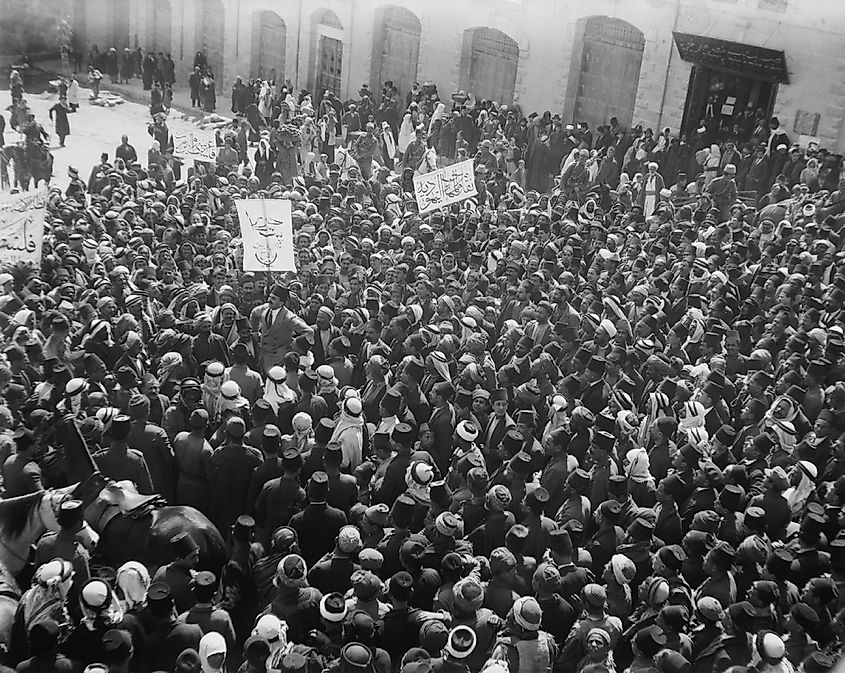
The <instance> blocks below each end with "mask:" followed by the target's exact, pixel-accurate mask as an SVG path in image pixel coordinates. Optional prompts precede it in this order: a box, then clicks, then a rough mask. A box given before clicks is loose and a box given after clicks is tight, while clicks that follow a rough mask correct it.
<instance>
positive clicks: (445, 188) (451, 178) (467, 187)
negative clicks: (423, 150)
mask: <svg viewBox="0 0 845 673" xmlns="http://www.w3.org/2000/svg"><path fill="white" fill-rule="evenodd" d="M414 192H415V193H416V197H417V205H418V206H419V209H420V213H427V212H428V211H430V210H435V209H437V208H442V207H443V206H448V205H450V204H452V203H457V202H458V201H463V200H464V199H468V198H470V197H472V196H475V195H476V194H477V193H478V191H477V190H476V188H475V179H474V176H473V162H472V159H470V160H468V161H462V162H461V163H459V164H453V165H451V166H447V167H446V168H441V169H439V170H436V171H432V172H431V173H426V174H425V175H417V176H415V177H414Z"/></svg>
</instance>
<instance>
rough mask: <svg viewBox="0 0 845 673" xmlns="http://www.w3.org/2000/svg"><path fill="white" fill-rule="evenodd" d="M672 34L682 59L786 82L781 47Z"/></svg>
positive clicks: (743, 74) (784, 61) (787, 75)
mask: <svg viewBox="0 0 845 673" xmlns="http://www.w3.org/2000/svg"><path fill="white" fill-rule="evenodd" d="M673 34H674V36H675V44H676V45H677V46H678V52H679V53H680V54H681V58H682V59H684V60H685V61H689V62H690V63H695V64H696V65H702V66H706V67H709V68H717V69H719V70H726V71H728V72H731V73H735V74H737V75H742V76H744V77H752V78H754V79H762V80H767V81H769V82H783V83H788V82H789V73H788V72H787V70H786V56H785V55H784V53H783V52H782V51H778V50H777V49H766V48H765V47H756V46H754V45H751V44H742V43H741V42H730V41H728V40H719V39H716V38H714V37H704V36H702V35H691V34H689V33H673Z"/></svg>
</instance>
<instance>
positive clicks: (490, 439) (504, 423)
mask: <svg viewBox="0 0 845 673" xmlns="http://www.w3.org/2000/svg"><path fill="white" fill-rule="evenodd" d="M490 403H491V404H492V405H493V415H492V416H490V420H489V421H487V429H486V430H485V431H484V453H485V457H486V458H487V460H488V469H489V470H493V469H495V468H496V467H497V466H498V464H499V463H500V462H501V459H500V458H499V457H498V455H497V452H498V449H499V445H500V444H501V443H502V440H503V439H504V438H505V435H507V434H508V430H510V429H511V428H514V429H516V421H515V420H513V418H511V417H510V415H509V414H508V391H507V390H505V389H504V388H497V389H496V390H494V391H493V394H492V395H490ZM491 460H492V461H493V464H491V463H490V462H489V461H491Z"/></svg>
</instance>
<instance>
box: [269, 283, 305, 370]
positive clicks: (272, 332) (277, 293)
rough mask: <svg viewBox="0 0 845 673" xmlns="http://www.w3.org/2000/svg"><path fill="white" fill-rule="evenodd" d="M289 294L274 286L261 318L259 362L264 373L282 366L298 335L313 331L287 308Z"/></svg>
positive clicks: (284, 289)
mask: <svg viewBox="0 0 845 673" xmlns="http://www.w3.org/2000/svg"><path fill="white" fill-rule="evenodd" d="M289 300H290V292H289V291H288V289H287V288H286V287H282V286H281V285H274V286H273V289H272V290H270V297H269V299H268V303H267V308H266V310H265V311H264V313H263V315H262V316H261V320H260V334H261V362H262V365H263V367H264V371H265V373H266V372H268V371H270V368H271V367H274V366H276V365H281V364H282V359H283V358H284V355H285V353H287V352H288V351H290V350H291V342H292V341H293V339H294V337H297V336H299V335H300V334H309V333H311V334H313V332H314V329H313V328H312V327H310V326H309V325H308V324H306V322H305V321H304V320H303V319H302V318H300V317H299V316H298V315H296V314H295V313H294V312H293V311H291V310H290V309H289V308H288V307H287V306H286V304H287V302H288V301H289Z"/></svg>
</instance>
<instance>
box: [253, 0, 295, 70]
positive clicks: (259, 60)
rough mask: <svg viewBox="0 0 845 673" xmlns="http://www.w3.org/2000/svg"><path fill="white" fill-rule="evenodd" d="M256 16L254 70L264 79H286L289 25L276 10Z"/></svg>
mask: <svg viewBox="0 0 845 673" xmlns="http://www.w3.org/2000/svg"><path fill="white" fill-rule="evenodd" d="M254 16H255V18H254V23H253V38H252V72H253V74H254V75H256V76H257V77H261V78H262V79H271V80H274V81H276V82H279V81H284V79H285V47H286V43H287V26H286V25H285V22H284V20H283V19H282V17H281V16H279V15H278V14H276V12H269V11H263V12H258V13H256V14H255V15H254Z"/></svg>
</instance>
